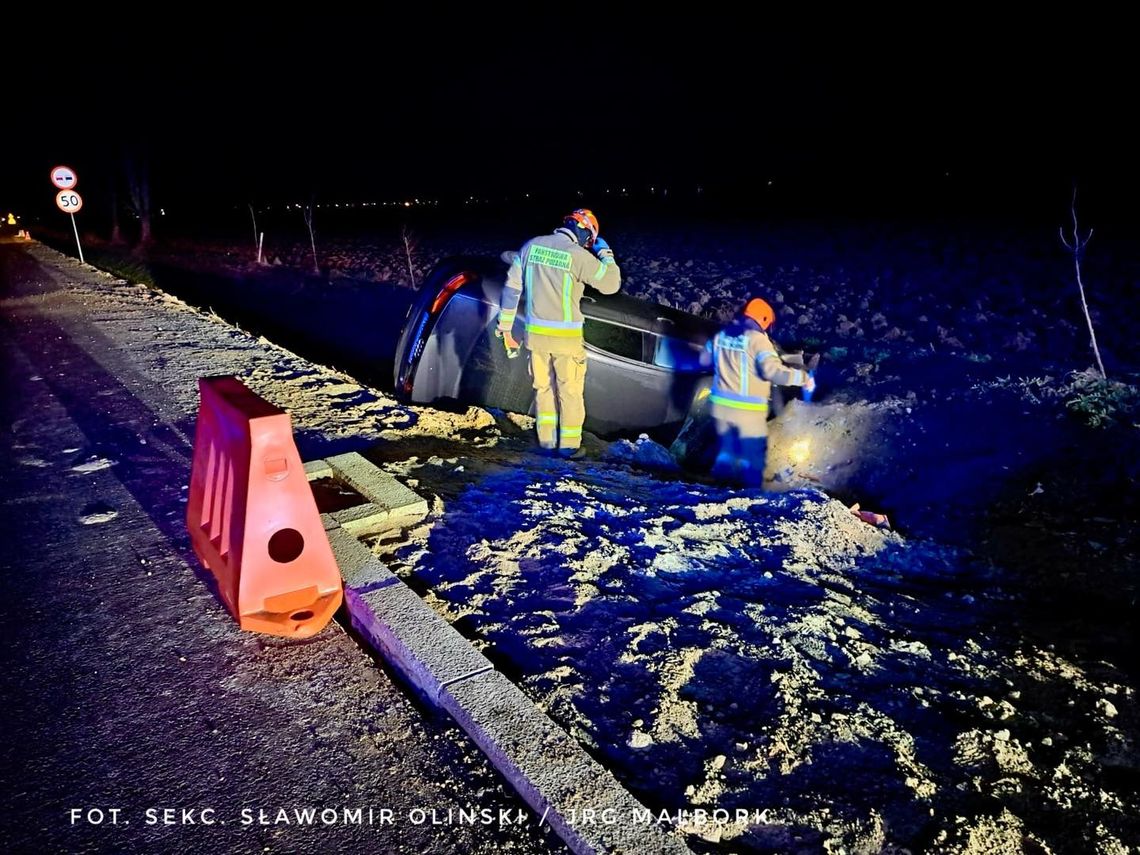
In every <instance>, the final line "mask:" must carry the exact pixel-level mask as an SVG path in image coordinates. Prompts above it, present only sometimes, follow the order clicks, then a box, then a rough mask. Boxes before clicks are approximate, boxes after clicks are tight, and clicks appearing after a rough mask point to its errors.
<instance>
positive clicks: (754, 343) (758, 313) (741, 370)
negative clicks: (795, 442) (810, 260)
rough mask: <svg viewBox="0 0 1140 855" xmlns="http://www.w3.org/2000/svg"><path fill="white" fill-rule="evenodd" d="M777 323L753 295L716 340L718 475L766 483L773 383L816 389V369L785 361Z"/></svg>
mask: <svg viewBox="0 0 1140 855" xmlns="http://www.w3.org/2000/svg"><path fill="white" fill-rule="evenodd" d="M775 322H776V313H775V312H774V311H773V310H772V307H771V306H770V305H768V303H766V302H765V301H764V300H761V299H759V298H757V299H753V300H750V301H749V302H748V304H747V305H745V307H744V311H743V312H742V313H741V314H740V316H739V317H737V318H736V319H735V320H734V321H733V322H732V323H731V324H729V325H728V326H727V327H725V328H724V329H723V330H721V331H720V332H719V333H717V334H716V336H715V337H714V338H713V341H712V351H713V367H714V370H715V377H714V379H713V386H712V392H711V393H710V394H709V403H710V404H711V414H712V417H713V420H714V422H715V423H716V432H717V441H718V447H717V456H716V461H715V462H714V463H713V468H712V474H713V475H715V476H718V477H723V478H725V479H727V480H731V481H734V482H737V483H741V484H744V485H745V486H749V487H759V486H761V485H762V484H763V482H764V458H765V455H766V453H767V450H768V399H769V397H770V395H771V392H772V384H773V383H775V384H776V385H777V386H803V387H804V389H805V390H807V391H809V392H810V391H812V390H813V389H815V380H814V379H813V378H812V376H811V375H810V374H808V373H807V372H806V371H804V369H802V368H793V367H791V366H788V365H785V364H784V363H783V361H782V360H781V359H780V357H779V355H778V354H777V353H776V347H775V345H773V344H772V340H771V339H770V338H768V331H769V330H770V329H771V328H772V325H773V324H774V323H775Z"/></svg>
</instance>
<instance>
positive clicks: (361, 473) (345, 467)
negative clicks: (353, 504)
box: [326, 451, 428, 523]
mask: <svg viewBox="0 0 1140 855" xmlns="http://www.w3.org/2000/svg"><path fill="white" fill-rule="evenodd" d="M326 462H327V463H328V464H329V466H330V467H331V468H332V470H333V472H334V475H335V477H336V478H339V479H340V480H342V481H344V483H346V484H348V485H349V486H350V487H352V489H354V490H356V492H358V493H360V495H362V496H364V498H366V499H368V501H370V502H372V503H373V504H375V505H379V506H380V507H382V508H387V509H388V513H389V515H390V516H391V517H424V516H426V515H427V512H428V503H427V500H426V499H423V498H421V497H420V496H419V495H418V494H417V493H415V492H414V491H413V490H411V489H409V488H408V487H405V486H404V485H403V484H401V483H400V482H399V481H397V480H396V479H395V478H393V477H392V476H391V475H389V474H388V473H387V472H384V471H383V470H382V469H380V468H379V467H377V466H376V465H375V464H374V463H372V462H370V461H368V460H365V459H364V458H363V457H361V456H360V455H359V454H357V453H356V452H355V451H352V452H349V453H348V454H337V455H335V456H333V457H329V458H328V459H327V461H326ZM402 522H403V523H406V522H407V520H403V521H402Z"/></svg>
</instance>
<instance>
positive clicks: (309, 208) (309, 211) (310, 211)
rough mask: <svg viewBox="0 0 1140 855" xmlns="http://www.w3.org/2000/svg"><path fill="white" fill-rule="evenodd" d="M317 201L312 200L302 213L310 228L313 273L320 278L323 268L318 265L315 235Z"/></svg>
mask: <svg viewBox="0 0 1140 855" xmlns="http://www.w3.org/2000/svg"><path fill="white" fill-rule="evenodd" d="M315 201H316V200H315V199H310V200H309V204H307V205H306V206H305V207H304V208H303V209H302V211H301V213H302V214H304V216H305V225H306V226H308V227H309V243H310V244H312V246H313V272H315V273H316V274H317V275H318V276H320V275H321V266H320V265H319V264H318V263H317V238H316V235H315V234H313V207H314V205H313V203H314V202H315Z"/></svg>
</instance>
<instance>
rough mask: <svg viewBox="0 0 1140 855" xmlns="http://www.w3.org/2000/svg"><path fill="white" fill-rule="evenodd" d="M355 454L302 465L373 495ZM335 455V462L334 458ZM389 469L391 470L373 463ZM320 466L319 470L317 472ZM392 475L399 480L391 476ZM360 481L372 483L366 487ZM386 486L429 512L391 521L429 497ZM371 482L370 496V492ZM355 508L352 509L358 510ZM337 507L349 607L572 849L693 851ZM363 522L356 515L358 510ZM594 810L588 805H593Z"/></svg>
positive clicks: (376, 644) (336, 540)
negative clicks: (344, 521) (380, 555)
mask: <svg viewBox="0 0 1140 855" xmlns="http://www.w3.org/2000/svg"><path fill="white" fill-rule="evenodd" d="M340 457H341V458H347V457H356V458H359V460H344V461H342V460H339V459H338V458H331V459H330V460H329V461H316V462H314V463H311V464H306V471H307V472H308V473H309V477H310V478H319V477H328V474H329V473H330V472H331V473H332V475H333V477H344V476H343V475H342V474H341V473H344V472H347V473H349V474H350V476H351V477H352V479H353V480H351V481H349V480H348V478H345V480H346V482H347V483H349V484H350V486H352V487H353V488H354V489H356V490H357V492H359V493H360V494H361V495H363V496H364V497H365V498H367V499H369V500H370V502H372V503H373V504H380V503H379V502H377V501H376V499H375V498H374V496H378V495H381V494H380V493H378V492H376V490H375V489H374V487H375V479H376V475H375V473H370V472H368V468H369V467H371V468H372V469H376V467H374V466H372V464H370V463H368V462H367V461H366V460H364V458H360V457H359V455H340ZM334 461H335V463H334ZM376 472H378V473H379V474H380V475H381V476H383V478H390V477H391V476H388V475H386V474H385V473H383V472H380V470H378V469H376ZM314 473H320V474H314ZM391 480H393V481H394V480H395V479H391ZM361 485H364V487H365V488H367V490H366V489H362V486H361ZM399 486H400V487H401V490H402V491H404V492H400V491H395V490H392V491H387V492H385V493H384V494H383V495H385V496H391V497H392V498H393V499H394V500H395V501H396V502H397V505H396V507H397V508H405V507H408V508H414V509H415V510H418V509H419V507H421V505H419V504H416V502H413V501H409V499H408V496H407V495H406V494H409V493H410V494H411V495H412V496H415V499H416V500H418V502H419V503H422V508H423V512H422V513H419V514H418V516H417V514H416V512H415V510H414V511H410V512H408V513H400V514H397V515H396V516H392V514H391V512H390V510H391V509H392V507H393V506H392V505H387V506H386V507H387V508H389V509H390V510H389V513H387V514H386V515H385V516H384V518H383V520H381V521H380V522H382V523H383V524H384V526H385V527H391V526H392V525H394V524H395V521H396V520H397V519H400V520H401V522H402V523H403V524H407V523H408V521H414V520H416V519H419V518H422V516H423V515H424V514H426V512H427V503H426V502H424V500H423V499H420V498H419V497H418V496H416V495H415V494H414V493H412V492H411V491H410V490H408V489H407V488H406V487H403V485H399ZM369 490H370V491H372V495H370V494H369ZM353 510H355V509H353ZM335 517H336V515H335V514H331V515H330V514H325V515H323V518H324V522H325V527H326V531H327V533H328V537H329V542H330V544H331V545H332V548H333V554H334V555H335V556H336V560H337V563H338V564H339V565H340V569H341V574H342V575H343V577H344V587H345V597H344V599H345V606H346V608H347V609H348V613H349V616H350V618H351V620H352V625H353V627H355V628H356V630H357V631H358V632H360V633H361V635H363V636H364V637H365V638H366V639H367V640H368V642H369V644H370V645H371V646H372V647H373V648H374V649H375V650H376V651H377V652H378V653H379V654H380V655H381V656H383V657H384V659H385V661H386V662H388V664H389V665H390V666H391V667H393V668H394V669H396V671H398V672H399V673H400V675H401V676H402V677H403V678H404V679H406V680H407V681H408V682H409V683H411V684H412V685H413V686H415V687H416V689H417V690H418V691H420V692H421V693H422V694H423V696H424V697H426V698H427V699H428V700H429V701H431V702H432V703H433V704H435V705H436V706H439V707H442V708H443V709H444V710H446V711H447V712H448V713H449V714H450V715H451V716H452V717H453V718H454V719H455V721H456V722H457V723H458V724H459V725H460V726H461V727H462V728H463V729H464V730H465V731H466V732H467V734H468V735H469V736H470V737H471V738H472V739H473V740H474V741H475V744H476V745H478V746H479V748H480V749H481V750H482V751H483V753H484V754H486V755H487V757H488V759H489V760H490V761H491V763H493V764H494V766H495V768H497V769H498V770H499V772H500V773H502V774H503V775H504V776H505V777H506V778H507V780H508V781H510V783H511V785H512V786H513V787H514V788H515V790H516V791H517V792H518V793H519V795H520V796H522V798H523V799H524V800H525V801H526V803H527V804H528V805H530V806H531V808H532V809H533V810H534V811H535V812H536V813H537V814H538V815H539V816H541V817H542V818H543V820H544V821H546V822H548V823H550V826H551V827H552V828H553V829H554V830H555V832H556V833H557V834H558V836H559V837H561V838H562V840H563V841H565V843H566V845H567V846H569V847H570V849H571V850H572V851H573V852H576V853H580V855H581V853H598V852H606V853H640V852H645V853H678V855H680V853H687V852H689V851H690V850H689V849H688V847H687V846H686V845H685V843H684V841H683V839H682V838H681V837H680V836H679V835H677V834H672V833H669V832H667V831H666V830H664V829H663V828H661V826H659V825H658V824H657V823H656V822H654V821H653V819H652V814H651V812H650V811H649V809H648V808H646V807H645V806H644V805H642V804H641V803H640V802H638V801H637V800H636V799H635V798H634V797H633V796H632V795H630V793H629V792H627V791H626V789H625V788H624V787H622V786H621V784H619V783H618V782H617V779H615V778H614V777H613V775H611V774H610V773H609V772H608V771H607V770H606V769H605V768H604V767H603V766H602V765H601V764H600V763H598V762H597V761H596V760H594V759H593V758H592V757H590V755H589V754H587V753H586V751H585V750H584V749H583V748H582V747H581V746H580V745H579V744H578V743H577V742H576V741H574V740H573V739H572V738H571V737H570V736H569V735H568V734H567V733H566V732H565V731H564V730H562V729H561V728H560V727H558V725H557V724H555V723H554V722H553V721H552V720H551V719H550V718H549V717H548V716H547V715H546V714H545V713H543V712H542V711H541V710H539V709H538V707H536V706H535V705H534V704H533V703H532V702H531V701H530V700H529V699H527V697H526V696H525V695H524V694H523V693H522V692H521V691H519V689H518V687H516V686H515V685H514V684H513V683H511V681H510V680H508V679H507V678H506V677H505V676H503V675H502V674H501V673H499V672H498V671H496V670H495V669H494V666H493V665H492V664H491V662H490V660H488V659H487V658H486V657H485V656H483V655H482V654H481V653H479V652H478V651H477V650H476V649H475V648H474V647H472V646H471V644H470V642H468V641H467V639H465V638H463V636H461V635H460V634H459V633H458V632H457V631H456V630H455V629H454V627H452V626H451V624H449V623H448V622H447V621H446V620H444V619H443V618H442V617H440V616H439V615H438V614H436V613H435V612H434V611H433V610H432V609H431V607H430V606H428V605H427V603H425V602H424V601H423V599H421V598H420V596H419V595H418V594H416V593H415V592H414V591H412V590H411V589H410V588H408V586H407V585H405V584H404V583H403V582H402V581H401V580H400V579H399V577H398V576H396V575H395V574H394V573H392V572H391V571H390V570H389V569H388V568H387V567H386V566H385V565H384V563H383V562H381V561H380V560H379V559H377V558H376V557H375V556H374V555H373V554H372V552H371V551H370V550H369V549H368V548H367V547H366V546H364V544H362V543H361V542H360V541H359V540H358V539H357V536H356V533H355V532H354V531H353V530H352V528H351V527H349V526H343V525H341V524H340V523H339V522H338V521H337V520H336V519H335ZM351 519H352V525H353V526H358V525H359V520H360V519H361V517H360V516H353V517H352V518H351ZM588 812H592V813H588Z"/></svg>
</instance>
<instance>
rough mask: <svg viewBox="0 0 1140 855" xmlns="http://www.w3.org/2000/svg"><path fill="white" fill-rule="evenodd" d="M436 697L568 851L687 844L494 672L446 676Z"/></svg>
mask: <svg viewBox="0 0 1140 855" xmlns="http://www.w3.org/2000/svg"><path fill="white" fill-rule="evenodd" d="M440 701H441V703H442V705H443V707H444V709H446V710H447V711H448V712H449V713H451V715H452V716H453V717H454V718H455V720H456V721H457V722H458V723H459V724H460V725H461V726H462V727H463V729H464V730H465V731H467V734H468V735H469V736H470V737H471V738H472V739H473V740H475V743H476V744H477V745H478V746H479V747H480V748H482V749H483V752H484V753H485V754H486V755H487V757H488V758H490V760H491V762H492V763H493V764H494V765H495V767H496V768H497V769H498V770H499V771H500V772H502V773H503V774H504V775H505V776H506V777H507V779H508V780H509V781H510V782H511V783H512V784H513V785H514V787H515V789H516V790H517V791H518V793H519V795H521V796H522V797H523V798H524V799H525V800H526V802H527V803H528V804H529V805H530V806H531V807H532V808H534V810H535V811H536V812H537V813H538V814H539V815H540V816H543V815H545V817H546V821H547V822H549V823H550V825H551V827H552V828H554V830H555V831H556V832H557V833H558V836H559V837H561V838H562V839H563V841H565V842H566V845H567V846H569V847H570V848H571V849H572V850H573V851H574V852H579V853H586V852H589V853H594V852H654V853H658V852H659V853H686V852H689V851H690V850H689V849H688V847H687V846H685V843H684V841H683V840H682V839H681V838H680V837H679V836H678V835H676V834H671V833H669V832H667V831H665V830H663V829H662V828H661V827H660V826H658V825H657V824H656V823H655V822H654V821H653V815H651V813H650V811H649V810H648V809H647V808H646V807H645V806H644V805H642V804H641V803H640V802H639V801H637V800H636V799H635V798H634V797H633V796H632V795H630V794H629V793H628V792H627V791H626V790H625V788H623V787H622V786H621V784H619V783H618V782H617V780H616V779H615V778H614V777H613V775H611V774H610V773H609V772H607V771H606V770H605V768H604V767H602V765H601V764H599V763H598V762H597V761H596V760H594V759H593V758H592V757H590V756H589V755H588V754H587V753H586V752H585V750H583V748H582V747H581V746H580V745H578V743H577V742H575V741H574V740H573V739H571V738H570V736H569V735H567V733H566V732H565V731H564V730H562V729H561V728H559V727H558V726H557V725H556V724H555V723H554V722H553V721H551V720H550V719H549V718H548V717H547V716H546V715H545V714H544V713H543V712H542V711H540V710H539V709H538V708H537V707H535V705H534V704H533V703H531V701H530V700H529V699H528V698H527V697H526V696H525V695H524V694H523V693H522V692H521V691H519V689H518V688H517V687H516V686H515V685H514V684H513V683H511V681H510V680H508V679H507V678H506V677H504V676H503V675H502V674H500V673H499V672H497V671H491V672H486V673H483V674H478V675H476V676H472V677H470V678H467V679H464V680H461V681H458V682H455V683H452V684H450V685H448V686H446V687H445V688H444V691H443V693H442V694H441V695H440Z"/></svg>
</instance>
